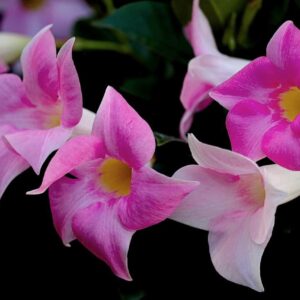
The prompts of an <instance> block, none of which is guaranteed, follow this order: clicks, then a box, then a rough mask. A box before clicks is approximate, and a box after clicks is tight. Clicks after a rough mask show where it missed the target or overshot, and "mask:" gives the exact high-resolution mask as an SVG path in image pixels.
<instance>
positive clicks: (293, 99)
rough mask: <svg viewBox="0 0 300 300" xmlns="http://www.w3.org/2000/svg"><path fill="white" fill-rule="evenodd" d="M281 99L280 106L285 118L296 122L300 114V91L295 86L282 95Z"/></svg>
mask: <svg viewBox="0 0 300 300" xmlns="http://www.w3.org/2000/svg"><path fill="white" fill-rule="evenodd" d="M279 98H280V102H279V106H280V107H281V109H282V110H283V116H284V117H285V118H286V119H287V120H288V121H291V122H292V121H294V120H295V118H296V117H297V116H298V115H299V114H300V89H299V88H298V87H296V86H293V87H291V88H290V89H289V90H288V91H287V92H284V93H282V94H280V95H279Z"/></svg>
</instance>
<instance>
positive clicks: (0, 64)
mask: <svg viewBox="0 0 300 300" xmlns="http://www.w3.org/2000/svg"><path fill="white" fill-rule="evenodd" d="M8 69H9V68H8V66H7V64H6V63H5V62H4V61H2V59H0V74H1V73H6V72H7V71H8Z"/></svg>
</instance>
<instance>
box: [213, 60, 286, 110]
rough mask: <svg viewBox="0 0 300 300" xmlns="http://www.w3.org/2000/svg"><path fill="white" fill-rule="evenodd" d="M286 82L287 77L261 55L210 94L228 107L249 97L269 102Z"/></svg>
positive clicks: (261, 101) (263, 102) (265, 102)
mask: <svg viewBox="0 0 300 300" xmlns="http://www.w3.org/2000/svg"><path fill="white" fill-rule="evenodd" d="M285 82H286V77H285V76H284V75H283V74H282V73H281V71H280V70H279V69H278V68H277V67H276V66H275V65H273V63H272V62H271V61H270V60H269V59H268V58H267V57H259V58H257V59H255V60H253V61H252V62H250V63H249V64H247V65H246V66H245V67H244V68H243V69H241V70H240V71H239V72H238V73H236V74H234V75H233V76H232V77H231V78H229V79H228V80H227V81H225V82H223V83H221V84H220V85H219V86H217V87H215V88H214V89H213V90H212V91H211V92H210V93H209V94H210V96H211V97H212V98H213V99H215V100H216V101H217V102H219V103H220V104H221V105H222V106H224V107H225V108H227V109H231V108H232V107H233V106H234V105H236V104H237V103H239V102H240V101H243V100H247V99H252V100H255V101H257V102H260V103H262V104H268V103H269V102H270V100H272V94H273V93H274V91H276V89H278V90H279V89H280V87H281V86H282V84H283V83H285Z"/></svg>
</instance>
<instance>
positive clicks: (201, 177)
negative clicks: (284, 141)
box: [171, 135, 300, 291]
mask: <svg viewBox="0 0 300 300" xmlns="http://www.w3.org/2000/svg"><path fill="white" fill-rule="evenodd" d="M188 141H189V146H190V149H191V152H192V155H193V158H194V159H195V161H196V162H197V163H198V165H189V166H185V167H183V168H182V169H180V170H178V171H177V172H176V173H175V174H174V177H175V178H178V179H184V180H192V181H198V182H199V183H200V184H199V186H198V187H197V188H196V189H195V190H194V191H193V192H192V193H190V194H189V195H188V196H187V197H186V198H185V199H184V200H183V201H182V202H181V203H180V204H179V206H178V208H177V209H176V211H175V213H174V214H173V215H172V216H171V219H174V220H176V221H179V222H181V223H184V224H187V225H190V226H193V227H196V228H200V229H204V230H208V231H209V235H208V242H209V251H210V255H211V259H212V263H213V265H214V267H215V269H216V270H217V271H218V273H219V274H221V275H222V276H223V277H225V278H226V279H228V280H230V281H233V282H235V283H238V284H241V285H245V286H248V287H250V288H252V289H255V290H257V291H263V285H262V282H261V277H260V262H261V258H262V255H263V252H264V250H265V248H266V246H267V244H268V242H269V240H270V238H271V235H272V230H273V226H274V221H275V212H276V209H277V206H278V205H280V204H283V203H286V202H288V201H290V200H292V199H294V198H296V197H297V196H299V195H300V184H299V182H300V172H297V171H290V170H287V169H284V168H282V167H280V166H278V165H268V166H263V167H258V166H257V165H256V164H255V162H254V161H252V160H250V159H249V158H247V157H245V156H242V155H241V154H239V153H235V152H231V151H229V150H225V149H221V148H218V147H214V146H210V145H206V144H203V143H201V142H199V141H198V140H197V139H196V138H195V137H194V136H193V135H191V136H189V138H188ZM274 264H275V263H274Z"/></svg>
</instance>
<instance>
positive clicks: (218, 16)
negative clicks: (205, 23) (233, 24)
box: [201, 0, 247, 30]
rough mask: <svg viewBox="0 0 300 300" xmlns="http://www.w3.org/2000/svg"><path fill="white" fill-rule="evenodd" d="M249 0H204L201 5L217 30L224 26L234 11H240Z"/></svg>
mask: <svg viewBox="0 0 300 300" xmlns="http://www.w3.org/2000/svg"><path fill="white" fill-rule="evenodd" d="M246 2H247V0H202V1H201V7H202V9H203V11H204V13H205V15H206V16H207V18H208V19H209V21H210V24H211V25H212V27H213V28H214V29H215V30H220V29H222V28H224V26H225V25H226V23H227V22H228V20H229V19H230V18H231V16H232V14H233V13H239V12H240V11H242V9H243V8H244V6H245V5H246Z"/></svg>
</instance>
